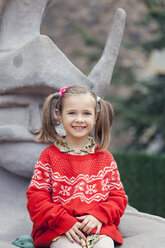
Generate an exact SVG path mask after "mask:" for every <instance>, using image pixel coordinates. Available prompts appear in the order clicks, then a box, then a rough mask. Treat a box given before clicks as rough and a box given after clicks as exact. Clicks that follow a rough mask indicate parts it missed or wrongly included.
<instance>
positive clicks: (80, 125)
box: [56, 94, 96, 143]
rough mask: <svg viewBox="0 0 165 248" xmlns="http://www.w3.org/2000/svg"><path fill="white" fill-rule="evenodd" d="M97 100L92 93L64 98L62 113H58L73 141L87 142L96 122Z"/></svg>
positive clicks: (70, 140) (68, 135)
mask: <svg viewBox="0 0 165 248" xmlns="http://www.w3.org/2000/svg"><path fill="white" fill-rule="evenodd" d="M95 112H96V102H95V99H94V98H93V97H92V96H91V95H90V94H80V95H75V96H74V95H73V96H67V97H65V98H64V99H63V109H62V113H61V114H60V113H59V112H56V113H57V116H58V118H59V120H60V122H61V123H62V124H63V126H64V129H65V131H66V138H67V140H68V141H69V142H70V143H71V142H72V141H73V142H74V141H75V140H80V139H81V141H82V143H83V142H85V141H86V140H87V137H88V135H89V133H90V132H91V131H92V129H93V126H94V125H95V122H96V114H95Z"/></svg>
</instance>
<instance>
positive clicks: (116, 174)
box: [112, 171, 120, 182]
mask: <svg viewBox="0 0 165 248" xmlns="http://www.w3.org/2000/svg"><path fill="white" fill-rule="evenodd" d="M116 180H120V176H119V173H118V172H117V171H113V172H112V182H114V181H116Z"/></svg>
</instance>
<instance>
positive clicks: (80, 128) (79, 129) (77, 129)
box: [72, 126, 85, 131]
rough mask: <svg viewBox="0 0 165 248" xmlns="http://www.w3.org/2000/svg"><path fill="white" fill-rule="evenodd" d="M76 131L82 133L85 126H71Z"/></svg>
mask: <svg viewBox="0 0 165 248" xmlns="http://www.w3.org/2000/svg"><path fill="white" fill-rule="evenodd" d="M72 128H74V129H75V130H76V131H82V130H84V129H85V126H72Z"/></svg>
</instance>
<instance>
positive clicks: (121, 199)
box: [87, 157, 128, 226]
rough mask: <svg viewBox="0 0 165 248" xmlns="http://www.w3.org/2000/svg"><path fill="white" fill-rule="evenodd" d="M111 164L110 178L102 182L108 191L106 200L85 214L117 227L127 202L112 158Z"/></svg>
mask: <svg viewBox="0 0 165 248" xmlns="http://www.w3.org/2000/svg"><path fill="white" fill-rule="evenodd" d="M111 164H112V165H113V166H112V167H113V170H112V174H111V178H109V179H106V180H105V181H106V182H104V183H105V184H104V185H103V186H104V187H105V188H106V187H107V188H108V189H109V196H108V199H107V200H106V201H103V202H100V203H98V204H97V205H96V206H95V207H94V208H92V209H91V210H89V211H88V212H87V214H90V215H93V216H94V217H96V218H97V219H98V220H100V221H102V222H103V223H104V224H108V225H112V224H114V225H116V226H118V225H119V223H120V217H121V216H122V215H123V213H124V211H125V208H126V205H127V202H128V200H127V197H126V195H125V191H124V189H123V186H122V183H121V181H120V175H119V171H118V169H117V165H116V162H115V161H114V159H113V157H112V161H111ZM107 180H108V181H109V182H110V183H109V184H106V183H107Z"/></svg>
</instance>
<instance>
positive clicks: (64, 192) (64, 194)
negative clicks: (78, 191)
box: [59, 185, 72, 196]
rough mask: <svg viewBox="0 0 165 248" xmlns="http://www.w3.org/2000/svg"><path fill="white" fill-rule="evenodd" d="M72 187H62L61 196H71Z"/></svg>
mask: <svg viewBox="0 0 165 248" xmlns="http://www.w3.org/2000/svg"><path fill="white" fill-rule="evenodd" d="M71 188H72V187H71V186H64V185H61V189H62V190H60V191H59V194H60V195H63V196H70V192H69V191H70V190H71Z"/></svg>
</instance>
